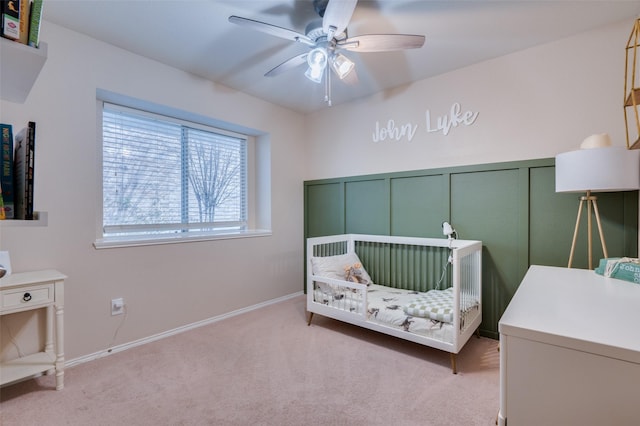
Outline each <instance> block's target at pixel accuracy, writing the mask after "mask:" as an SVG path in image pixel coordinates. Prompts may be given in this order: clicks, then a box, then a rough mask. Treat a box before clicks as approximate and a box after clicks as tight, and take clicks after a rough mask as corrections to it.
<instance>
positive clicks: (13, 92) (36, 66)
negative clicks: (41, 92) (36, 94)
mask: <svg viewBox="0 0 640 426" xmlns="http://www.w3.org/2000/svg"><path fill="white" fill-rule="evenodd" d="M39 46H40V47H38V48H37V49H36V48H35V47H31V46H27V45H25V44H22V43H18V42H16V41H12V40H8V39H6V38H2V37H0V99H3V100H5V101H10V102H16V103H24V101H25V100H26V99H27V96H28V95H29V92H31V88H32V87H33V85H34V83H35V82H36V79H37V78H38V75H39V74H40V70H42V67H43V66H44V63H45V62H46V61H47V44H46V43H44V42H40V45H39Z"/></svg>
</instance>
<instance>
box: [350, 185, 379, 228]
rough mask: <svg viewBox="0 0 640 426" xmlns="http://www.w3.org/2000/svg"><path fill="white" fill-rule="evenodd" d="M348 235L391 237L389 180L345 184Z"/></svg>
mask: <svg viewBox="0 0 640 426" xmlns="http://www.w3.org/2000/svg"><path fill="white" fill-rule="evenodd" d="M345 204H346V206H345V207H346V208H345V213H346V218H345V220H346V233H347V234H374V235H389V180H388V179H374V180H356V181H352V182H346V184H345Z"/></svg>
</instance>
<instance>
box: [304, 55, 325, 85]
mask: <svg viewBox="0 0 640 426" xmlns="http://www.w3.org/2000/svg"><path fill="white" fill-rule="evenodd" d="M327 56H328V55H327V50H326V49H324V48H322V47H316V48H315V49H312V50H311V51H310V52H309V53H308V54H307V64H308V65H309V68H308V69H307V72H305V73H304V75H305V76H306V77H307V78H308V79H309V80H311V81H313V82H314V83H321V82H322V76H323V74H324V69H325V68H326V67H327V59H328V58H327Z"/></svg>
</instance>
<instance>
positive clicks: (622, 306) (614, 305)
mask: <svg viewBox="0 0 640 426" xmlns="http://www.w3.org/2000/svg"><path fill="white" fill-rule="evenodd" d="M498 330H499V332H500V412H499V414H498V420H499V424H500V425H508V426H528V425H533V426H544V425H563V426H570V425H579V426H585V425H587V426H588V425H594V426H595V425H597V426H601V425H616V426H625V425H638V424H640V285H638V284H634V283H630V282H626V281H621V280H616V279H611V278H604V277H602V276H600V275H597V274H596V273H595V272H593V271H588V270H582V269H568V268H557V267H548V266H531V268H530V269H529V271H528V272H527V274H526V276H525V278H524V280H523V281H522V283H521V284H520V287H519V288H518V290H517V291H516V294H515V295H514V297H513V299H512V300H511V302H510V303H509V306H508V307H507V309H506V311H505V312H504V315H503V316H502V318H501V319H500V322H499V324H498Z"/></svg>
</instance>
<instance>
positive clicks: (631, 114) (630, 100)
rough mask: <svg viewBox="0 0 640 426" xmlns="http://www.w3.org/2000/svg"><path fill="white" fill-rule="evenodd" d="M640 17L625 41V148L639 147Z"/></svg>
mask: <svg viewBox="0 0 640 426" xmlns="http://www.w3.org/2000/svg"><path fill="white" fill-rule="evenodd" d="M639 43H640V18H638V19H636V21H635V22H634V24H633V30H632V31H631V35H629V41H627V48H626V57H625V72H624V124H625V127H626V130H627V148H629V149H639V148H640V111H638V108H639V107H640V75H639V74H640V64H639V61H640V56H639V55H640V52H638V47H639Z"/></svg>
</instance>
